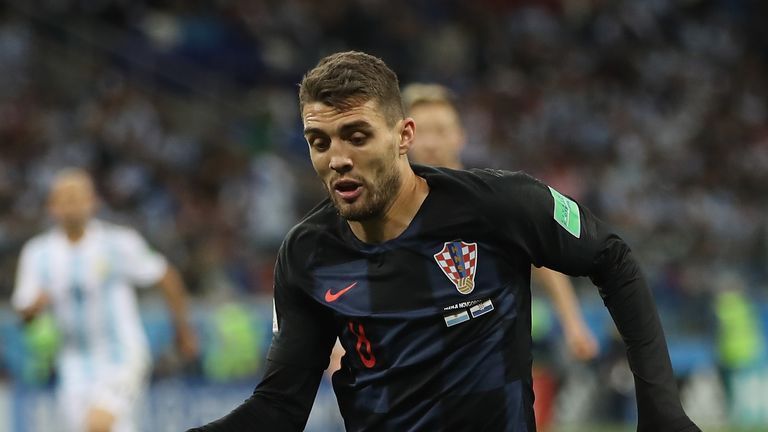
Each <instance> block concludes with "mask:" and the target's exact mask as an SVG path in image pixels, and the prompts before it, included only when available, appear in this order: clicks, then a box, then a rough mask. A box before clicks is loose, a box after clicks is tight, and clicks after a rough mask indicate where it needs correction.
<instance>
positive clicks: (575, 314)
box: [402, 83, 597, 360]
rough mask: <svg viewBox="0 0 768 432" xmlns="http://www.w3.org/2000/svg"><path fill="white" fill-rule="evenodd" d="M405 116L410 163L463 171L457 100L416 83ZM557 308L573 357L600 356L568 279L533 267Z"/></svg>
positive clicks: (406, 97)
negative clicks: (411, 127)
mask: <svg viewBox="0 0 768 432" xmlns="http://www.w3.org/2000/svg"><path fill="white" fill-rule="evenodd" d="M402 96H403V104H404V107H405V111H406V114H407V115H408V116H409V117H411V118H412V119H413V121H414V122H415V124H416V125H418V133H417V134H415V135H414V140H413V146H412V147H411V149H410V150H409V152H408V159H409V160H410V161H411V162H413V163H419V164H425V165H432V166H441V167H448V168H453V169H462V168H463V166H462V163H461V151H462V149H463V148H464V146H465V144H466V139H465V137H466V135H465V133H464V128H463V127H462V122H461V117H460V116H459V110H458V108H457V106H456V102H455V97H454V96H453V94H452V93H451V91H450V90H448V89H447V88H446V87H443V86H441V85H439V84H424V83H413V84H409V85H407V86H405V88H403V94H402ZM531 276H533V278H534V279H535V280H536V281H538V282H539V284H540V285H541V286H542V288H544V290H545V291H546V292H547V295H549V297H550V299H551V300H552V303H553V304H554V306H555V311H556V312H557V315H558V318H559V319H560V324H561V327H562V329H563V334H564V335H565V342H566V345H567V347H568V350H569V352H570V353H571V355H572V356H574V357H575V358H577V359H579V360H590V359H592V358H594V357H595V356H596V355H597V342H596V341H595V338H594V336H593V335H592V332H591V331H590V330H589V327H587V324H586V323H585V322H584V318H583V317H582V315H581V310H580V308H579V303H578V300H577V299H576V294H575V293H574V289H573V284H571V281H570V280H569V279H568V277H567V276H565V275H563V274H562V273H558V272H556V271H552V270H550V269H547V268H544V267H541V268H537V267H532V268H531Z"/></svg>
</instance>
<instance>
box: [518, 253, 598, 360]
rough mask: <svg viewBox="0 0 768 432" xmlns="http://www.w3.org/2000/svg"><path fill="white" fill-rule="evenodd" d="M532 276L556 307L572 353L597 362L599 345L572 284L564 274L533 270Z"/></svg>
mask: <svg viewBox="0 0 768 432" xmlns="http://www.w3.org/2000/svg"><path fill="white" fill-rule="evenodd" d="M531 274H532V275H533V277H534V280H536V282H537V283H539V284H540V285H541V286H542V287H543V288H544V290H545V291H546V292H547V295H548V296H549V298H550V299H551V300H552V303H553V304H554V306H555V310H556V312H557V316H558V318H559V319H560V325H561V327H562V328H563V333H564V334H565V342H566V344H567V345H568V351H570V353H571V355H573V356H574V357H576V358H577V359H579V360H585V361H586V360H590V359H592V358H594V357H595V356H596V355H597V351H598V346H597V342H596V341H595V337H594V335H592V332H591V331H590V330H589V327H587V324H586V323H585V322H584V317H583V316H582V314H581V308H580V307H579V301H578V299H577V298H576V294H575V292H574V290H573V284H571V281H570V280H569V279H568V277H567V276H565V275H564V274H562V273H558V272H556V271H554V270H550V269H548V268H545V267H541V268H538V267H531Z"/></svg>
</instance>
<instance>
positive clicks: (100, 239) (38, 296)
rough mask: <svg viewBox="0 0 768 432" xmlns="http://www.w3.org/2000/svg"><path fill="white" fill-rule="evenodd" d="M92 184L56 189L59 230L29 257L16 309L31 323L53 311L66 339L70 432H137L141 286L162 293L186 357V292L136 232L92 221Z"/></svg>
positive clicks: (53, 212) (62, 176) (61, 184)
mask: <svg viewBox="0 0 768 432" xmlns="http://www.w3.org/2000/svg"><path fill="white" fill-rule="evenodd" d="M96 206H97V198H96V191H95V188H94V185H93V181H92V179H91V177H90V176H89V175H88V174H87V173H86V172H85V171H83V170H80V169H66V170H63V171H61V172H60V173H59V174H58V175H57V176H56V177H55V179H54V181H53V183H52V185H51V188H50V192H49V198H48V212H49V214H50V216H51V217H52V218H53V220H54V221H55V222H56V226H55V227H53V228H51V229H50V230H48V231H46V232H44V233H42V234H40V235H38V236H36V237H34V238H32V239H31V240H29V241H28V242H27V243H26V244H25V245H24V248H23V249H22V252H21V257H20V260H19V267H18V272H17V277H16V286H15V290H14V292H13V296H12V299H11V301H12V305H13V307H14V308H15V309H16V311H17V312H18V313H19V315H20V316H21V318H22V320H23V321H24V322H30V321H31V320H33V319H34V318H35V317H36V316H37V315H38V314H40V313H41V312H42V311H43V310H44V309H46V308H48V307H50V309H51V310H52V312H53V316H54V317H55V320H56V323H57V327H58V330H59V331H60V332H61V337H62V345H61V349H60V352H59V354H58V361H57V362H58V371H59V387H58V400H59V405H60V407H61V410H62V414H63V416H64V420H65V421H64V422H62V423H66V426H67V428H68V430H70V431H73V432H80V431H86V432H107V431H111V432H130V431H136V430H138V429H137V427H136V424H135V423H134V418H133V414H134V408H135V406H136V402H137V401H138V399H139V396H140V395H141V392H142V389H143V387H144V385H145V381H146V378H147V373H148V369H149V365H150V355H149V349H148V346H147V340H146V335H145V334H144V330H143V328H142V324H141V320H140V317H139V311H138V308H137V300H136V294H135V292H134V291H133V287H135V286H150V285H153V284H157V285H158V286H159V287H160V288H161V289H162V292H163V294H164V297H165V299H166V302H167V304H168V308H169V310H170V313H171V317H172V322H173V325H174V327H175V330H176V336H177V343H178V348H179V350H180V354H181V355H182V357H183V358H184V359H186V360H190V359H192V358H193V357H195V356H196V355H197V350H198V347H197V339H196V336H195V334H194V332H193V331H192V328H191V327H190V325H189V322H188V320H187V308H186V293H185V287H184V284H183V282H182V280H181V277H180V276H179V273H178V271H177V270H176V269H175V267H174V266H172V265H171V264H169V263H168V262H166V260H165V258H164V257H163V256H161V255H160V254H158V253H157V252H155V251H153V250H151V249H150V248H149V246H148V245H147V243H146V242H145V241H144V239H143V238H142V237H141V236H140V235H139V234H138V233H137V232H136V231H134V230H133V229H130V228H126V227H121V226H117V225H113V224H110V223H107V222H104V221H101V220H98V219H95V218H93V214H94V212H95V210H96Z"/></svg>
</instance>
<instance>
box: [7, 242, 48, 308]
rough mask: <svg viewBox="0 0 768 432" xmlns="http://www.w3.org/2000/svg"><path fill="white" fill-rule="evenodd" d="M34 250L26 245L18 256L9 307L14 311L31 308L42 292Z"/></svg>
mask: <svg viewBox="0 0 768 432" xmlns="http://www.w3.org/2000/svg"><path fill="white" fill-rule="evenodd" d="M37 260H38V257H37V256H36V248H35V247H34V246H33V245H32V243H27V244H26V245H24V247H23V248H22V250H21V254H20V255H19V263H18V265H17V268H16V283H15V286H14V289H13V294H12V295H11V305H13V308H14V309H16V310H22V309H26V308H28V307H30V306H32V305H33V304H34V303H35V300H37V298H38V296H40V294H42V292H43V286H42V280H41V275H40V271H39V269H40V268H39V265H38V263H37Z"/></svg>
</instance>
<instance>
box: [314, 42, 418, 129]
mask: <svg viewBox="0 0 768 432" xmlns="http://www.w3.org/2000/svg"><path fill="white" fill-rule="evenodd" d="M370 100H375V101H376V102H377V103H378V105H379V107H380V108H381V109H382V110H383V111H384V117H385V118H386V119H387V122H388V123H389V124H390V125H392V124H394V123H395V122H396V121H397V120H400V119H402V118H404V117H405V112H404V110H403V101H402V98H401V96H400V84H399V83H398V80H397V75H396V74H395V73H394V72H393V71H392V69H390V68H389V66H387V65H386V63H384V61H383V60H381V59H380V58H378V57H374V56H372V55H370V54H366V53H363V52H359V51H346V52H340V53H336V54H331V55H329V56H327V57H324V58H323V59H321V60H320V62H319V63H317V66H315V67H314V68H313V69H312V70H310V71H309V72H307V74H306V75H304V78H303V79H302V80H301V84H300V86H299V109H300V110H302V111H303V110H304V105H306V104H308V103H311V102H322V103H324V104H326V105H329V106H332V107H334V108H336V109H338V110H341V111H344V110H347V109H350V108H352V107H354V106H357V105H360V104H364V103H366V102H368V101H370Z"/></svg>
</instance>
